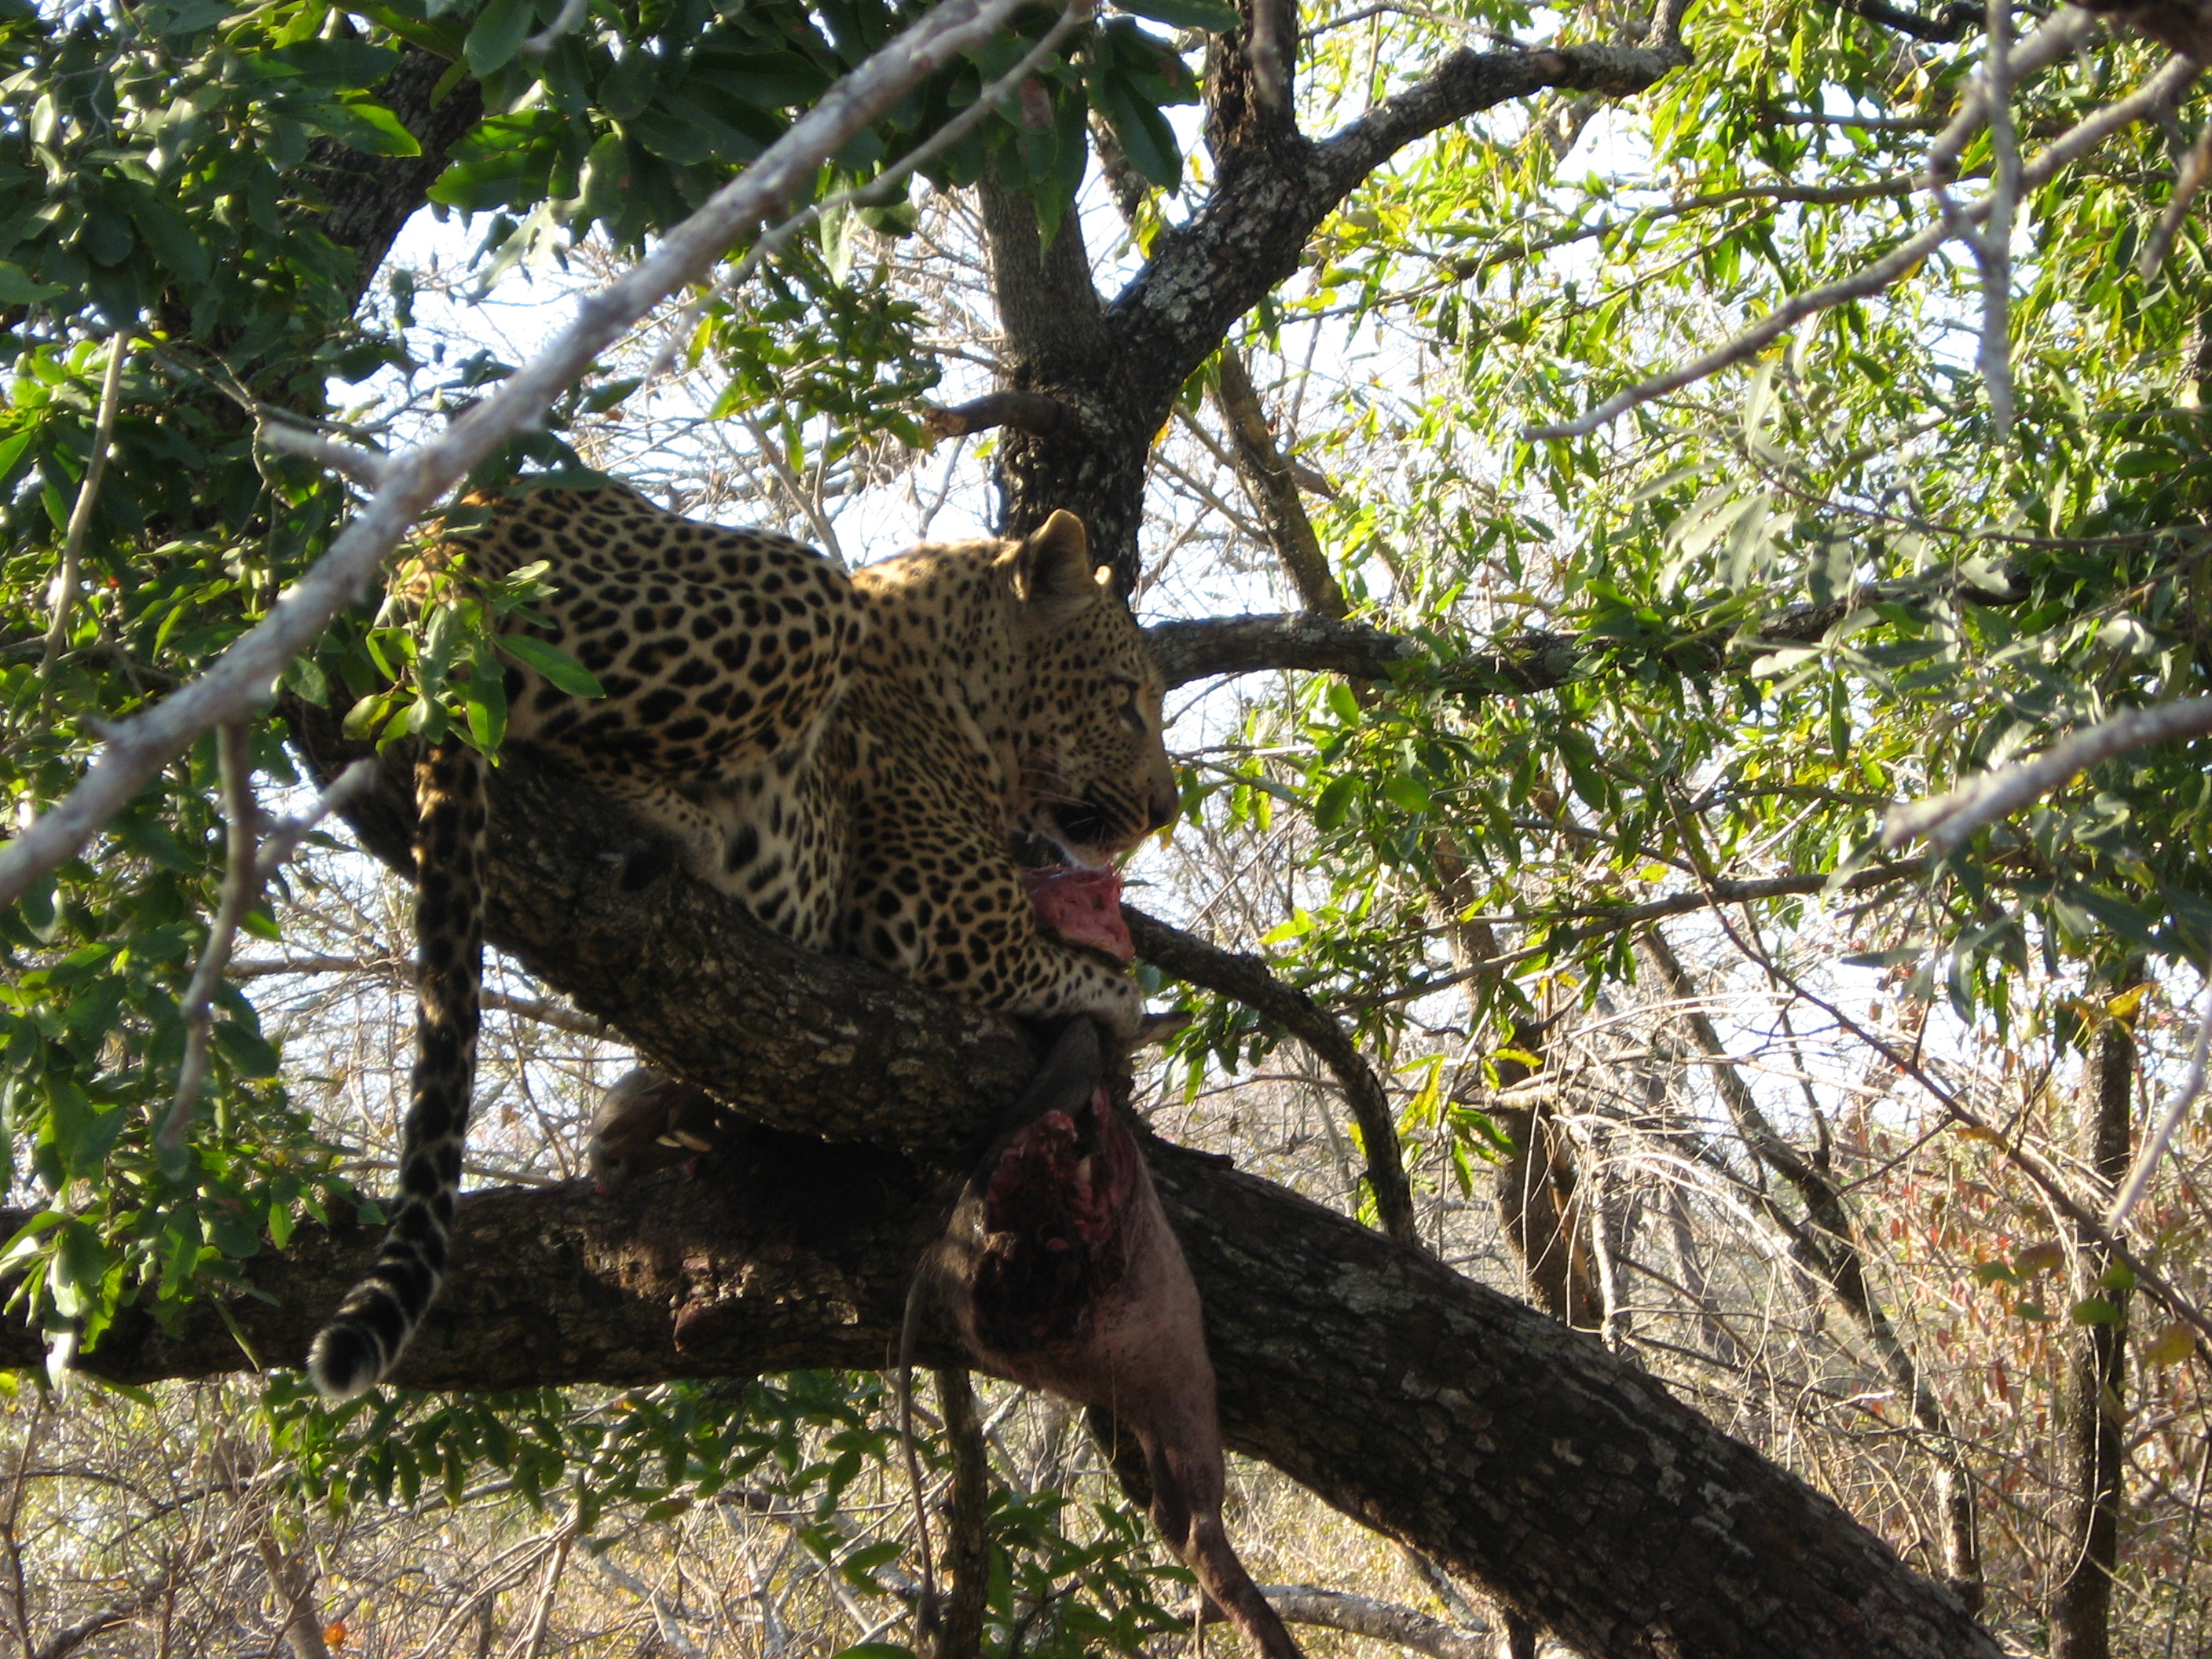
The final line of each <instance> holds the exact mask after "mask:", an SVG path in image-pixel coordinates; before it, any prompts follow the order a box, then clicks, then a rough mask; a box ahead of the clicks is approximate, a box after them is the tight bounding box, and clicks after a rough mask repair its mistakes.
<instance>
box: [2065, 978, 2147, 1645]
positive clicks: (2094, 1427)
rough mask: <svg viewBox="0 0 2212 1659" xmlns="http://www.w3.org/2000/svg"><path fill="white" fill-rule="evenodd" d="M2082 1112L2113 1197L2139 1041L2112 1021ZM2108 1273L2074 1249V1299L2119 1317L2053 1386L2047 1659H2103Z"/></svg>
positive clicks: (2121, 1474) (2116, 1330) (2116, 1474)
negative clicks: (2052, 1560) (2054, 1485)
mask: <svg viewBox="0 0 2212 1659" xmlns="http://www.w3.org/2000/svg"><path fill="white" fill-rule="evenodd" d="M2134 1085H2135V1038H2134V1037H2133V1036H2131V1035H2130V1033H2129V1031H2128V1028H2127V1026H2126V1024H2124V1023H2123V1022H2122V1021H2120V1020H2117V1019H2108V1020H2106V1022H2105V1025H2104V1028H2103V1029H2102V1030H2100V1031H2099V1032H2098V1034H2097V1048H2096V1054H2095V1056H2094V1059H2093V1062H2092V1064H2091V1066H2090V1067H2089V1076H2088V1078H2087V1088H2086V1089H2085V1091H2084V1097H2083V1100H2082V1103H2081V1134H2080V1141H2081V1145H2080V1153H2081V1163H2082V1164H2083V1166H2084V1167H2086V1168H2087V1169H2088V1170H2092V1171H2093V1172H2094V1174H2095V1176H2096V1177H2097V1179H2098V1180H2099V1181H2100V1182H2102V1183H2103V1184H2104V1188H2105V1190H2106V1191H2107V1192H2110V1191H2111V1190H2112V1189H2113V1188H2115V1187H2117V1186H2118V1183H2119V1182H2122V1181H2124V1180H2125V1179H2126V1178H2127V1172H2128V1116H2129V1114H2128V1106H2129V1102H2130V1099H2131V1098H2132V1097H2133V1095H2134V1092H2135V1090H2134ZM2111 1266H2112V1260H2111V1257H2110V1255H2109V1254H2108V1253H2107V1252H2106V1251H2105V1250H2102V1249H2099V1248H2097V1246H2096V1244H2095V1243H2094V1242H2093V1241H2092V1240H2090V1239H2087V1238H2083V1237H2079V1236H2078V1235H2077V1237H2076V1239H2075V1255H2074V1296H2075V1300H2076V1302H2081V1301H2087V1300H2089V1299H2091V1298H2095V1299H2097V1300H2100V1301H2102V1302H2104V1303H2105V1304H2107V1305H2108V1306H2110V1307H2111V1308H2112V1309H2113V1310H2115V1316H2114V1317H2113V1318H2112V1320H2111V1321H2110V1322H2108V1323H2103V1324H2093V1325H2088V1326H2085V1327H2083V1328H2081V1330H2080V1331H2078V1332H2076V1333H2075V1334H2074V1337H2073V1340H2072V1342H2071V1344H2070V1345H2069V1346H2070V1352H2069V1353H2068V1354H2067V1357H2066V1364H2065V1370H2063V1372H2062V1373H2061V1375H2060V1376H2059V1380H2058V1398H2057V1430H2058V1436H2057V1438H2058V1447H2057V1450H2058V1485H2059V1490H2060V1492H2062V1494H2063V1497H2062V1498H2061V1501H2060V1506H2059V1515H2060V1524H2061V1528H2062V1530H2063V1541H2062V1543H2061V1546H2060V1547H2061V1549H2062V1551H2063V1554H2062V1556H2061V1558H2060V1559H2061V1561H2062V1564H2063V1571H2062V1573H2061V1575H2060V1577H2059V1580H2058V1584H2057V1589H2054V1590H2053V1591H2052V1593H2051V1659H2108V1656H2109V1655H2110V1654H2111V1652H2112V1572H2113V1569H2114V1568H2115V1567H2117V1566H2118V1565H2119V1541H2120V1539H2119V1534H2120V1505H2121V1502H2122V1500H2123V1498H2124V1496H2125V1492H2124V1484H2123V1483H2124V1480H2125V1477H2126V1466H2125V1457H2126V1444H2125V1441H2124V1437H2123V1435H2122V1432H2121V1430H2122V1426H2123V1424H2124V1420H2125V1415H2126V1414H2125V1412H2124V1409H2123V1407H2122V1404H2121V1401H2122V1397H2123V1394H2124V1390H2125V1389H2126V1387H2127V1369H2126V1366H2127V1334H2128V1328H2127V1318H2126V1312H2127V1297H2126V1295H2125V1293H2124V1291H2118V1290H2112V1289H2108V1288H2106V1286H2105V1285H2103V1284H2101V1283H2100V1280H2101V1279H2102V1278H2103V1276H2104V1274H2105V1273H2106V1270H2107V1269H2108V1268H2109V1267H2111Z"/></svg>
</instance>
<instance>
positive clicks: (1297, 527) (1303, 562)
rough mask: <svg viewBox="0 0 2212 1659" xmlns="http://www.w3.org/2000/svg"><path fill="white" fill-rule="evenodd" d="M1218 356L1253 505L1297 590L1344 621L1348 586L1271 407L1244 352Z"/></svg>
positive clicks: (1224, 403) (1224, 402)
mask: <svg viewBox="0 0 2212 1659" xmlns="http://www.w3.org/2000/svg"><path fill="white" fill-rule="evenodd" d="M1218 362H1219V364H1220V371H1221V380H1220V386H1219V390H1218V394H1217V398H1218V402H1219V404H1220V405H1221V413H1222V415H1223V416H1224V418H1225V419H1226V420H1227V422H1228V423H1229V436H1230V441H1231V443H1232V444H1233V445H1234V446H1235V447H1236V456H1237V477H1239V478H1240V479H1241V480H1243V484H1244V491H1245V493H1246V494H1247V495H1249V496H1250V497H1251V498H1252V505H1253V506H1254V507H1257V508H1258V509H1259V510H1260V517H1261V522H1262V523H1263V524H1265V525H1266V526H1267V538H1268V540H1270V541H1272V542H1273V544H1275V556H1276V557H1277V558H1278V559H1279V560H1280V561H1281V562H1282V565H1283V568H1284V569H1285V571H1286V572H1288V573H1289V574H1290V578H1291V586H1293V587H1294V588H1296V589H1297V595H1298V598H1299V599H1300V600H1301V601H1302V602H1303V603H1304V605H1305V608H1306V610H1307V611H1309V612H1310V613H1317V614H1319V615H1321V616H1324V617H1328V618H1329V619H1330V620H1332V621H1335V622H1341V621H1342V620H1343V619H1344V614H1345V611H1346V605H1345V601H1344V590H1343V589H1342V588H1341V587H1340V586H1337V581H1336V576H1335V574H1334V573H1333V572H1332V571H1331V570H1330V569H1329V568H1328V555H1327V554H1326V553H1324V552H1322V545H1321V538H1320V537H1318V536H1316V534H1315V533H1314V527H1313V521H1312V520H1310V519H1309V518H1307V517H1306V507H1305V503H1304V501H1301V500H1299V498H1298V480H1297V475H1296V474H1295V473H1294V472H1293V471H1291V465H1290V463H1289V462H1288V461H1287V460H1286V459H1285V458H1284V455H1283V453H1282V451H1281V450H1280V449H1279V448H1278V447H1276V444H1275V438H1274V435H1273V433H1272V432H1270V431H1269V430H1268V429H1267V411H1266V410H1264V409H1262V408H1261V406H1260V394H1259V393H1258V392H1255V391H1254V390H1253V387H1252V377H1251V375H1250V374H1247V373H1246V372H1245V368H1244V354H1243V353H1242V352H1241V351H1239V350H1237V348H1236V347H1235V346H1234V345H1233V344H1224V345H1223V346H1222V348H1221V356H1220V357H1219V359H1218Z"/></svg>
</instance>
